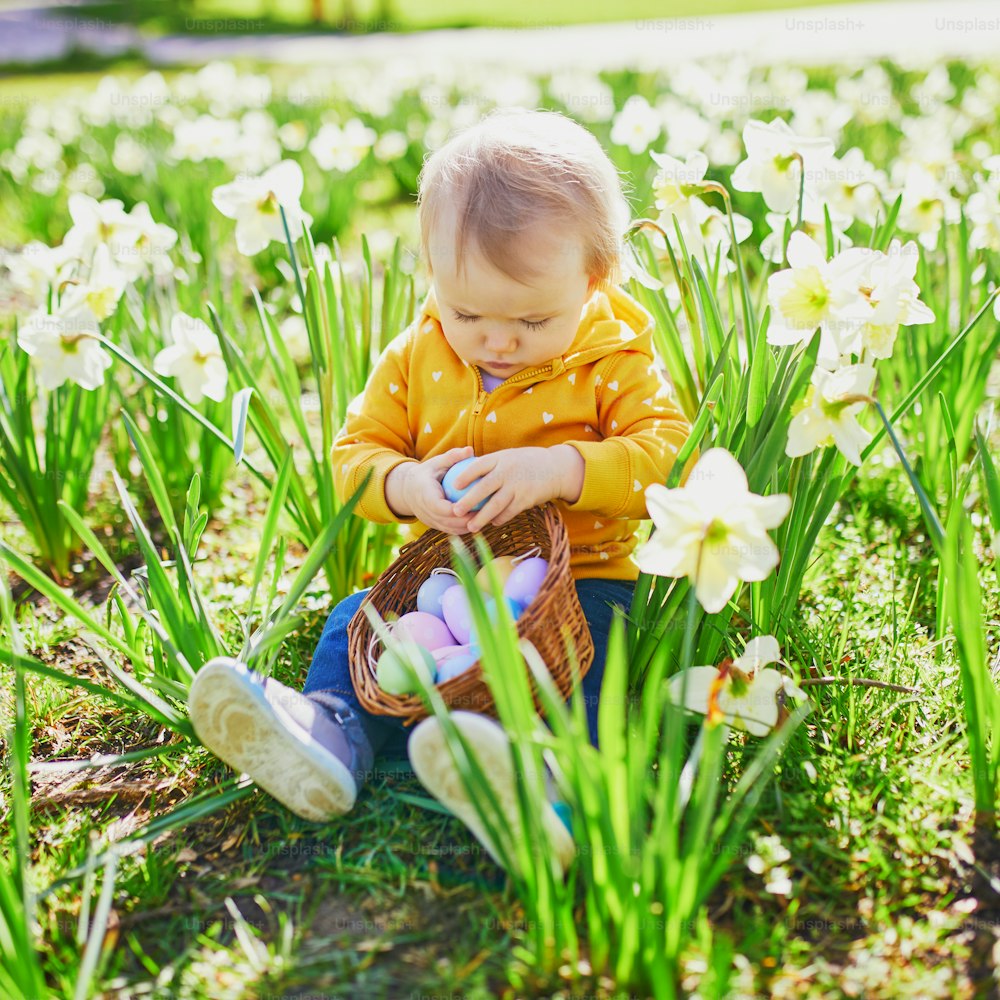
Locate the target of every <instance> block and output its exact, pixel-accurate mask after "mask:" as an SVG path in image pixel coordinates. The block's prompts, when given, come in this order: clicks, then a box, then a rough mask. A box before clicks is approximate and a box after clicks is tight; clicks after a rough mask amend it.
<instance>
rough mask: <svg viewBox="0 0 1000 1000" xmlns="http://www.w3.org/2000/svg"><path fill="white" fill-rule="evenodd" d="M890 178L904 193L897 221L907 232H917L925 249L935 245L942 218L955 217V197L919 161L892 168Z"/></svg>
mask: <svg viewBox="0 0 1000 1000" xmlns="http://www.w3.org/2000/svg"><path fill="white" fill-rule="evenodd" d="M893 180H897V181H898V186H899V188H900V191H901V192H902V195H903V200H902V202H901V203H900V206H899V215H898V216H897V217H896V225H897V226H898V227H899V228H900V229H902V230H903V232H906V233H914V234H916V237H917V239H918V240H919V241H920V245H921V246H922V247H925V248H926V249H928V250H933V249H934V248H935V247H936V246H937V242H938V233H939V232H940V231H941V226H942V224H943V223H944V222H946V221H950V220H951V219H952V218H953V217H954V199H953V198H952V196H951V195H950V194H949V193H948V191H947V190H946V188H945V186H944V185H943V184H942V183H941V182H940V181H938V179H937V178H936V177H935V176H934V174H933V173H932V172H931V171H930V170H928V169H927V167H925V166H924V165H923V164H920V163H909V164H907V165H906V167H905V169H904V168H902V167H901V168H900V169H899V170H898V171H894V172H893Z"/></svg>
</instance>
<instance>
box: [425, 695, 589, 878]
mask: <svg viewBox="0 0 1000 1000" xmlns="http://www.w3.org/2000/svg"><path fill="white" fill-rule="evenodd" d="M451 719H452V722H454V723H455V725H456V726H457V727H458V729H459V730H460V731H461V732H462V735H463V736H464V737H465V739H466V742H467V743H468V744H469V747H470V748H471V749H472V750H473V752H474V753H475V755H476V758H477V759H478V761H479V765H480V767H481V768H482V769H483V773H484V774H485V775H486V776H487V778H488V779H489V781H490V784H491V786H492V788H493V792H494V794H495V795H496V797H497V802H498V803H499V804H500V810H501V812H502V814H503V815H504V816H505V817H506V819H507V822H508V823H509V824H510V826H511V828H512V830H513V832H514V837H515V838H519V837H521V836H522V832H521V830H522V827H521V815H520V807H519V805H518V799H517V787H516V783H515V779H514V762H513V758H512V756H511V752H510V741H509V739H508V737H507V735H506V733H504V731H503V730H502V729H501V728H500V727H499V726H498V725H497V724H496V723H495V722H493V721H492V720H490V719H487V718H485V717H484V716H482V715H478V714H476V713H475V712H462V711H456V712H452V713H451ZM407 750H408V753H409V756H410V763H411V764H412V765H413V770H414V773H415V774H416V776H417V778H418V779H419V780H420V782H421V784H422V785H423V786H424V787H425V788H426V789H427V790H428V791H429V792H430V793H431V794H432V795H433V796H434V798H436V799H437V800H438V801H439V802H440V803H441V804H442V805H445V806H447V807H448V808H449V809H450V810H451V811H452V812H453V813H454V814H455V815H456V816H457V817H458V818H459V819H460V820H461V821H462V822H463V823H464V824H465V825H466V826H467V827H468V828H469V830H471V831H472V833H473V834H474V835H475V837H476V839H477V840H478V841H479V842H480V843H481V844H482V845H483V847H485V848H486V850H487V851H488V852H489V854H490V857H492V858H493V860H494V861H496V863H497V864H498V865H500V867H501V868H502V867H504V864H503V861H502V860H501V859H500V857H499V855H498V853H497V850H496V848H495V847H494V844H493V841H492V840H491V839H490V836H489V834H488V833H487V832H486V829H485V828H484V826H483V823H482V821H481V820H480V818H479V814H478V813H477V812H476V807H475V806H474V805H473V803H472V800H471V799H470V798H469V795H468V793H467V792H466V790H465V786H464V784H463V783H462V776H461V775H460V774H459V771H458V768H457V767H456V766H455V763H454V761H453V760H452V757H451V752H450V751H449V749H448V745H447V740H446V737H445V733H444V729H443V727H442V726H441V724H440V723H439V722H438V720H437V719H436V718H434V717H433V716H431V717H430V718H427V719H424V720H423V722H421V723H419V725H418V726H417V728H416V729H415V730H414V731H413V735H412V736H411V737H410V739H409V743H408V745H407ZM542 822H543V824H544V825H545V828H546V831H547V832H548V835H549V839H550V841H551V843H552V844H553V845H554V846H555V850H556V857H557V859H558V861H559V864H560V866H561V868H562V871H563V872H564V873H565V871H566V869H567V868H568V867H569V866H570V864H571V863H572V861H573V857H574V855H575V854H576V845H575V843H574V841H573V838H572V836H571V835H570V832H569V831H568V830H567V829H566V826H565V824H564V823H563V822H562V820H561V819H559V815H558V814H557V813H556V811H555V810H554V809H553V808H552V806H551V804H549V803H547V804H546V806H545V808H544V810H543V812H542Z"/></svg>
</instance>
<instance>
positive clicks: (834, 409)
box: [819, 397, 857, 421]
mask: <svg viewBox="0 0 1000 1000" xmlns="http://www.w3.org/2000/svg"><path fill="white" fill-rule="evenodd" d="M852 402H857V400H850V399H826V398H825V397H821V398H820V402H819V408H820V409H821V410H822V411H823V415H824V416H825V417H826V418H827V419H829V420H834V421H836V420H839V419H840V415H841V414H842V413H843V412H844V410H845V409H847V407H848V406H850V405H851V403H852Z"/></svg>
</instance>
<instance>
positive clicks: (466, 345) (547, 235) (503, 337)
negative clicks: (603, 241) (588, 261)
mask: <svg viewBox="0 0 1000 1000" xmlns="http://www.w3.org/2000/svg"><path fill="white" fill-rule="evenodd" d="M553 228H555V227H551V226H550V227H546V228H543V227H541V226H537V227H535V228H534V230H529V231H528V232H527V233H525V235H524V237H523V239H522V243H523V248H524V253H523V256H524V258H525V260H526V261H527V263H528V264H529V265H531V266H533V267H534V268H536V269H537V271H536V274H535V276H534V277H533V278H532V279H531V283H530V284H527V285H523V284H521V283H520V282H518V281H515V280H514V279H513V278H510V277H508V276H507V275H506V274H504V273H503V272H502V271H499V270H497V269H496V268H495V267H494V266H493V265H492V264H490V263H489V261H487V260H486V258H485V257H484V256H483V255H482V254H481V253H480V252H479V251H478V250H476V249H475V248H472V249H470V251H469V252H468V253H466V255H465V261H464V263H465V268H464V270H463V272H462V274H461V276H459V274H458V268H457V260H456V257H455V252H454V247H455V238H454V237H455V220H454V215H453V213H451V214H450V215H447V216H445V217H444V218H442V220H441V222H440V224H439V225H438V226H437V227H436V228H435V230H434V232H433V233H432V235H431V238H430V240H429V244H430V246H429V253H430V266H431V277H432V281H433V284H434V295H435V298H436V299H437V303H438V308H439V311H440V313H441V327H442V329H443V330H444V335H445V339H446V340H447V341H448V343H449V344H450V345H451V347H452V350H454V352H455V353H456V354H457V355H458V356H459V357H460V358H462V359H463V360H464V361H467V362H468V363H469V364H471V365H478V366H479V367H480V368H483V369H485V370H486V371H487V372H489V373H490V374H491V375H496V376H498V377H500V378H510V376H512V375H516V374H517V373H518V372H520V371H524V370H525V369H526V368H533V367H535V366H536V365H543V364H545V363H546V362H548V361H551V360H552V359H553V358H557V357H559V356H560V355H562V354H564V353H565V352H566V351H567V350H569V348H570V346H571V345H572V343H573V340H574V339H575V337H576V332H577V329H578V328H579V325H580V314H581V312H582V311H583V307H584V305H585V304H586V302H587V300H588V299H589V298H590V295H591V293H592V292H593V290H594V288H595V286H596V284H597V281H596V279H595V278H592V277H590V276H588V274H587V273H586V270H585V268H584V246H583V241H582V240H581V239H580V238H579V237H578V236H576V235H573V236H566V235H562V234H559V233H553V232H551V231H549V230H551V229H553ZM463 317H468V318H463Z"/></svg>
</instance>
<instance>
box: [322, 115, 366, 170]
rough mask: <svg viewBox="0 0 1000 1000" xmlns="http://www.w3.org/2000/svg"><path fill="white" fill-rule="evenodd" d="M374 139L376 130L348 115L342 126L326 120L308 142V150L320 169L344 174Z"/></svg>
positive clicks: (363, 156)
mask: <svg viewBox="0 0 1000 1000" xmlns="http://www.w3.org/2000/svg"><path fill="white" fill-rule="evenodd" d="M376 139H378V133H377V132H376V131H375V130H374V129H371V128H369V127H368V126H367V125H365V124H364V123H363V122H362V121H361V120H360V119H359V118H351V119H350V121H347V122H345V123H344V127H343V128H341V127H340V126H339V125H335V124H334V123H333V122H327V123H326V124H325V125H323V126H322V128H320V130H319V131H318V132H317V133H316V137H315V138H314V139H313V140H312V141H311V142H310V143H309V152H310V153H312V155H313V157H314V159H315V160H316V162H317V163H318V164H319V165H320V167H321V168H322V169H323V170H337V171H339V172H340V173H342V174H346V173H348V172H349V171H351V170H353V169H354V168H355V167H356V166H357V165H358V164H359V163H360V162H361V161H362V160H363V159H364V158H365V156H366V155H367V154H368V150H369V149H371V148H372V146H374V145H375V141H376Z"/></svg>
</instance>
